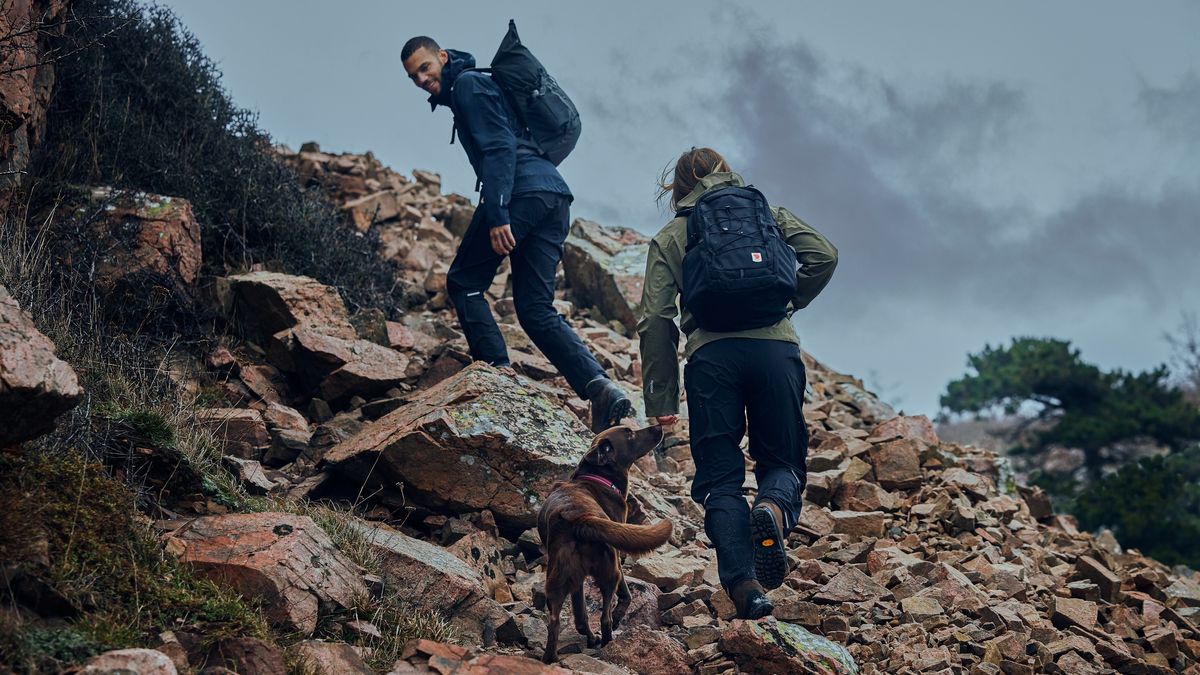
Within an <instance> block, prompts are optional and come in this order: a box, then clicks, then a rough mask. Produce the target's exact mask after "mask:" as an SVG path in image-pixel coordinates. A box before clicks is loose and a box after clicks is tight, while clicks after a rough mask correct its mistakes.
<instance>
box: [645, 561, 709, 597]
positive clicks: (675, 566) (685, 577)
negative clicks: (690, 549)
mask: <svg viewBox="0 0 1200 675" xmlns="http://www.w3.org/2000/svg"><path fill="white" fill-rule="evenodd" d="M707 566H708V561H707V560H703V559H701V558H684V557H679V556H670V555H664V554H651V555H648V556H644V557H642V558H639V559H638V561H637V562H636V563H634V565H633V567H632V568H631V569H630V570H629V575H630V576H632V577H634V578H637V579H641V580H643V581H648V582H650V583H652V584H654V585H656V586H658V587H659V588H661V589H662V590H664V591H671V590H674V589H676V588H679V587H681V586H690V585H691V584H692V582H693V581H695V579H696V576H697V575H698V574H700V573H701V572H703V571H704V568H705V567H707Z"/></svg>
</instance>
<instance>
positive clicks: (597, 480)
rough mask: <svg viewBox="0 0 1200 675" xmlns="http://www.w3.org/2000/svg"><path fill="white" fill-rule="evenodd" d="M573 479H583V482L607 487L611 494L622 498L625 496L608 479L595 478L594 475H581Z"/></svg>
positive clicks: (602, 477)
mask: <svg viewBox="0 0 1200 675" xmlns="http://www.w3.org/2000/svg"><path fill="white" fill-rule="evenodd" d="M575 477H576V478H581V479H583V480H590V481H592V482H594V483H599V484H601V485H605V486H607V487H609V488H612V491H613V492H615V493H617V494H619V495H621V496H622V497H624V496H625V495H624V493H622V492H621V488H619V487H617V484H616V483H614V482H612V481H611V480H609V479H607V478H605V477H604V476H597V475H596V474H594V473H581V474H579V475H578V476H575Z"/></svg>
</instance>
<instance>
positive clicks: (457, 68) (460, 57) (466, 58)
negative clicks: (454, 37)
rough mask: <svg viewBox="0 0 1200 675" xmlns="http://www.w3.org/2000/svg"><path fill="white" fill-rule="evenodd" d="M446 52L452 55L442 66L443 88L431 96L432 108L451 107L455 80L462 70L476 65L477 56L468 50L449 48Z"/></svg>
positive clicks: (430, 105)
mask: <svg viewBox="0 0 1200 675" xmlns="http://www.w3.org/2000/svg"><path fill="white" fill-rule="evenodd" d="M446 53H447V54H449V55H450V58H449V59H448V60H447V61H446V65H444V66H442V88H441V90H440V91H438V93H437V96H433V95H431V96H430V97H429V109H430V110H436V109H437V107H438V106H439V105H444V106H446V107H447V108H449V107H450V92H451V91H452V90H453V89H454V81H455V80H457V79H458V76H459V75H461V74H462V71H464V70H466V69H468V68H474V67H475V57H474V56H472V55H471V54H468V53H467V52H460V51H458V50H457V49H447V50H446Z"/></svg>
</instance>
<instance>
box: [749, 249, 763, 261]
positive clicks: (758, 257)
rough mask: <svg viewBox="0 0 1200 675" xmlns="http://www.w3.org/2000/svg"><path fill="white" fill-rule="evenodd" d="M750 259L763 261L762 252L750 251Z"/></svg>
mask: <svg viewBox="0 0 1200 675" xmlns="http://www.w3.org/2000/svg"><path fill="white" fill-rule="evenodd" d="M750 259H751V260H753V261H754V262H762V254H761V253H759V252H758V251H752V252H751V253H750Z"/></svg>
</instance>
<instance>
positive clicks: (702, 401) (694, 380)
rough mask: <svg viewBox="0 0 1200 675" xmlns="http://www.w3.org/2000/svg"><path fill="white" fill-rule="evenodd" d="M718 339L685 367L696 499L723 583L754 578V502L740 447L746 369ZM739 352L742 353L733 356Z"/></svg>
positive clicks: (730, 584)
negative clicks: (743, 370) (749, 494)
mask: <svg viewBox="0 0 1200 675" xmlns="http://www.w3.org/2000/svg"><path fill="white" fill-rule="evenodd" d="M726 342H730V340H718V341H716V342H712V343H709V344H707V345H705V346H703V347H701V348H700V349H699V350H697V351H696V352H695V353H694V354H692V357H691V358H690V359H689V360H688V363H687V365H686V366H685V367H684V388H685V389H686V391H687V400H688V413H689V415H690V419H689V422H688V428H689V430H690V433H691V446H692V459H693V460H694V461H695V463H696V476H695V477H694V478H693V479H692V499H694V500H695V501H697V502H699V503H700V504H702V505H703V506H704V531H705V533H706V534H707V535H708V538H709V539H710V540H711V541H712V543H713V547H714V548H715V549H716V550H717V574H718V576H719V577H720V579H721V585H722V586H724V587H725V588H726V589H731V588H733V586H734V585H736V584H737V583H738V582H740V581H742V580H744V579H751V578H753V577H754V553H753V548H752V545H751V541H750V505H749V504H748V503H747V502H746V497H745V496H744V494H743V488H742V486H743V484H744V483H745V478H746V462H745V459H744V458H743V456H742V450H741V448H740V447H739V445H740V443H741V441H742V436H743V435H744V434H745V431H746V417H745V401H744V398H743V394H742V386H741V377H742V373H741V368H740V365H741V364H740V363H739V360H738V359H737V358H730V356H731V355H730V354H729V353H728V352H729V350H728V349H726V345H724V344H723V343H726ZM733 356H736V355H733Z"/></svg>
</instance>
